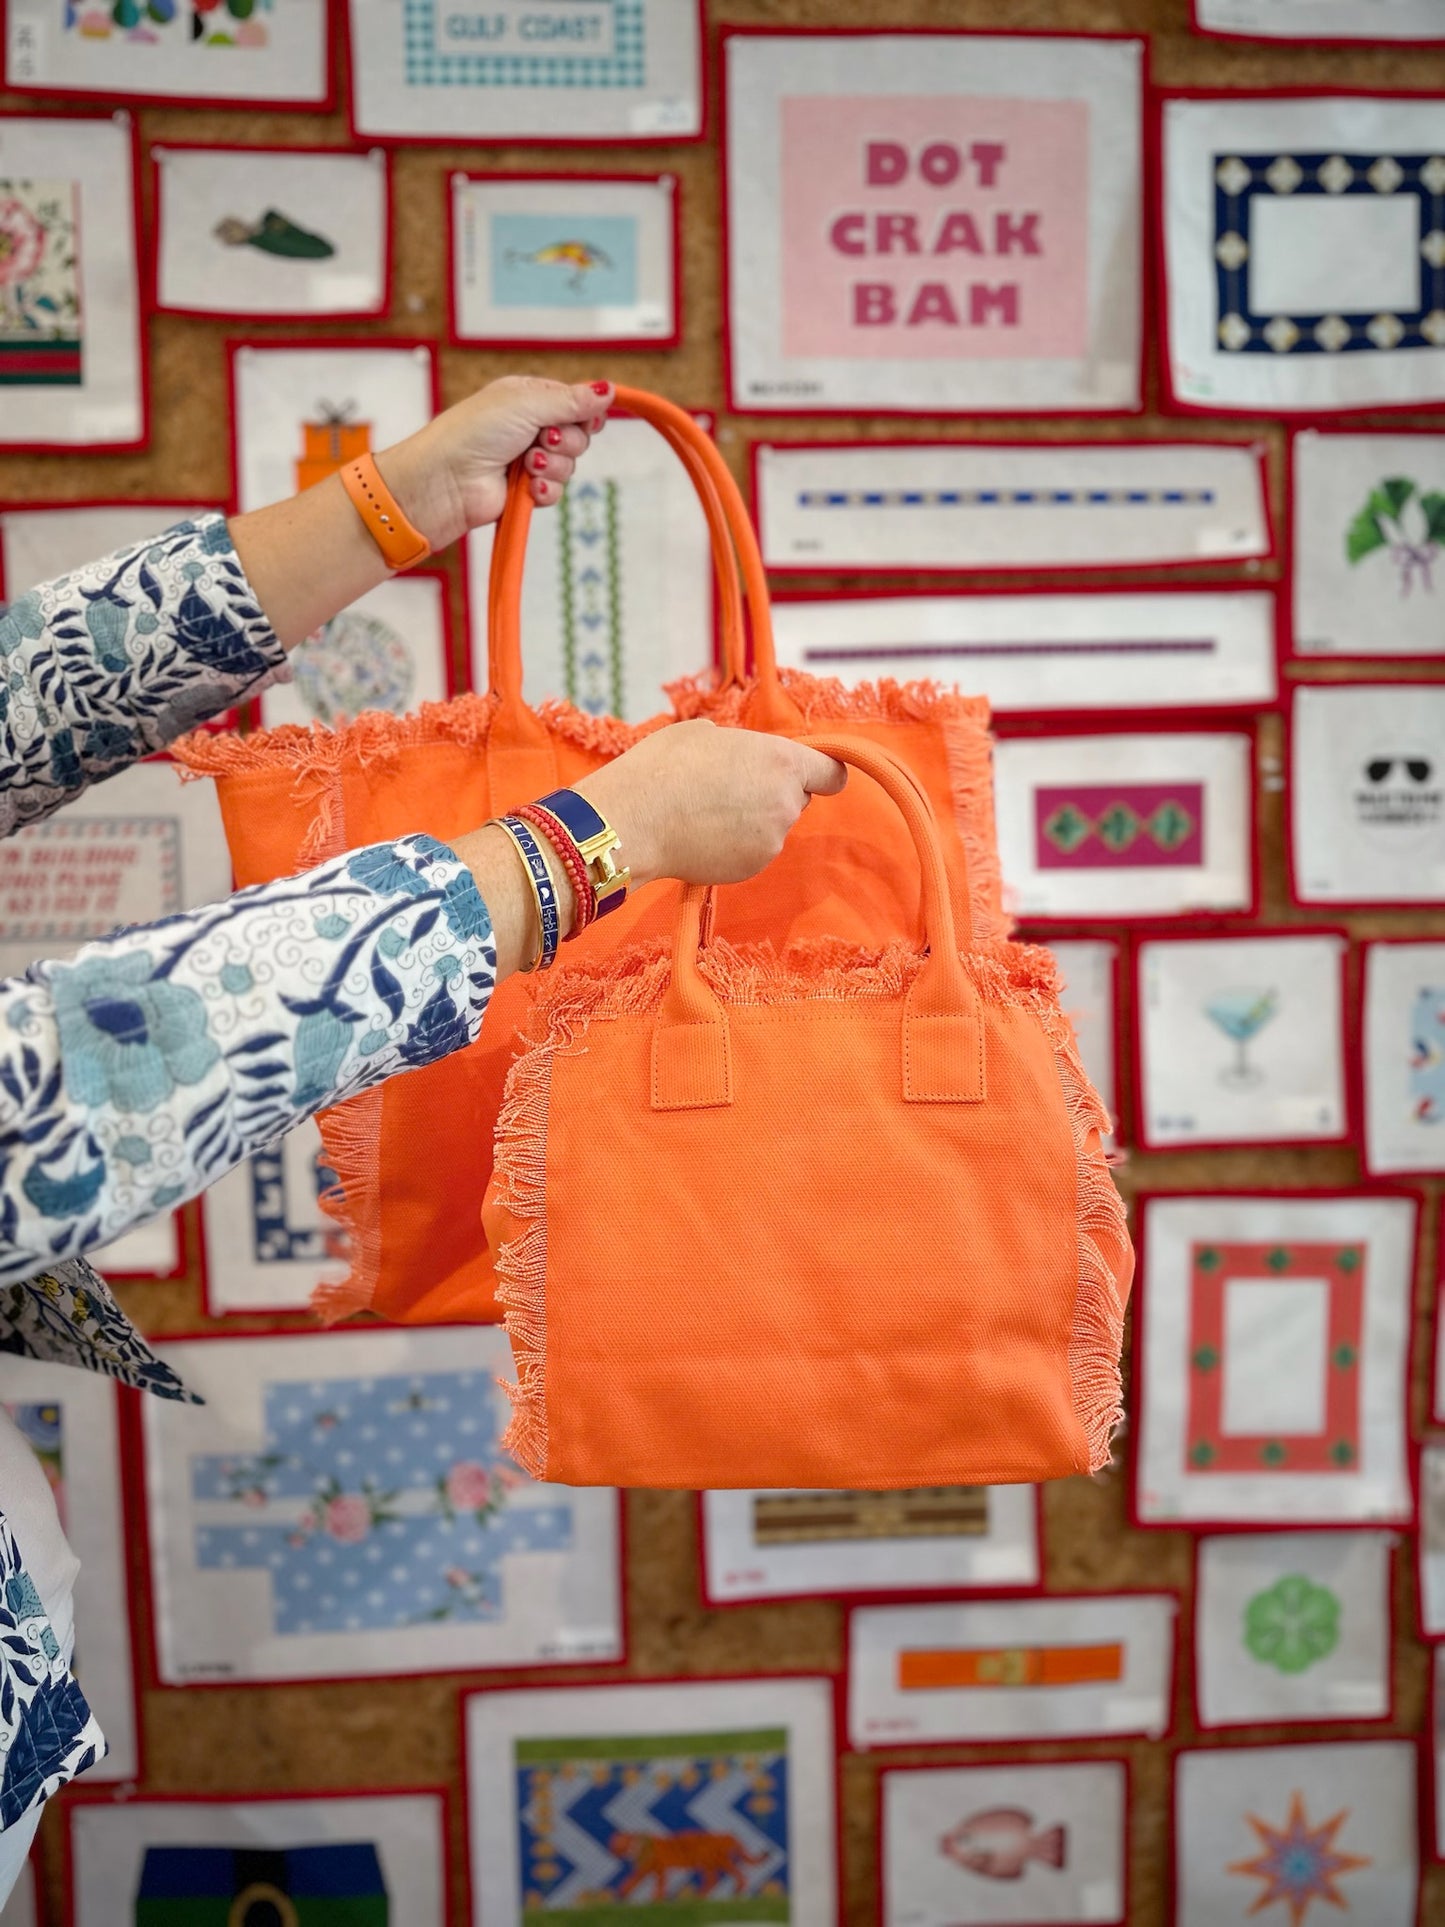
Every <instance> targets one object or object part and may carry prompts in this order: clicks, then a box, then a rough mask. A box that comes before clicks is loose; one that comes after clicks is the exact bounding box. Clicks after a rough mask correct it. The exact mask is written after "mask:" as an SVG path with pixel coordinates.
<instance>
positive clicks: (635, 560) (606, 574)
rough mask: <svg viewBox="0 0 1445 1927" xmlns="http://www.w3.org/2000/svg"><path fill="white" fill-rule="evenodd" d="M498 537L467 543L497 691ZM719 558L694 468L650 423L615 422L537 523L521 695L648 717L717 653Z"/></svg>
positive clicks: (478, 654)
mask: <svg viewBox="0 0 1445 1927" xmlns="http://www.w3.org/2000/svg"><path fill="white" fill-rule="evenodd" d="M492 539H493V532H492V530H491V529H490V528H485V529H475V530H474V531H473V532H472V534H471V535H469V536H468V537H467V573H468V578H469V580H470V583H471V593H470V596H469V597H468V601H469V604H470V608H471V625H472V633H471V649H472V683H473V687H474V688H477V689H485V688H486V687H487V681H488V678H487V669H486V661H487V627H486V625H487V593H486V585H487V573H488V570H489V569H490V566H491V559H492ZM712 609H713V597H712V555H711V550H710V549H709V547H708V536H707V524H706V522H705V520H704V519H703V514H702V510H701V509H700V508H699V506H698V500H697V495H696V493H695V491H694V489H693V486H692V484H691V482H690V481H689V480H688V477H687V472H686V470H685V469H684V468H683V467H682V466H681V464H680V463H679V462H678V459H677V457H676V456H675V455H674V454H673V452H672V450H671V449H670V448H669V447H668V445H667V443H666V442H665V441H664V440H663V439H662V437H661V436H660V435H659V434H658V433H657V431H656V429H654V428H653V427H651V426H650V424H648V423H647V422H642V421H635V420H634V421H629V420H626V419H625V418H624V419H622V420H617V421H609V422H608V424H607V429H606V432H605V434H603V435H602V437H601V438H600V439H599V440H598V441H597V442H596V443H595V444H594V445H593V447H592V448H591V449H590V450H589V451H588V455H587V461H586V464H585V465H584V467H583V468H582V469H581V470H579V472H578V474H577V476H576V478H575V480H573V481H572V482H571V483H569V484H568V487H567V489H566V492H565V493H564V495H563V496H562V499H561V501H560V502H559V503H558V504H557V506H556V508H555V509H551V510H549V511H548V512H547V514H546V515H540V516H536V517H534V519H533V522H532V527H531V533H530V536H529V538H528V551H527V570H526V574H525V576H524V578H523V584H522V633H523V635H524V636H526V637H527V647H526V649H525V651H524V652H523V665H522V668H523V689H524V694H525V696H526V700H527V701H528V702H529V703H537V702H540V701H541V700H542V698H543V697H545V696H561V697H564V698H565V699H566V700H567V701H568V702H571V703H575V704H576V706H577V707H578V708H579V709H582V710H585V711H586V713H587V714H588V715H590V716H621V717H622V718H623V720H624V721H626V722H643V721H645V720H646V719H647V718H648V717H650V716H655V715H656V714H657V713H658V710H659V709H660V708H662V707H663V696H662V685H663V684H664V683H666V682H670V681H672V680H673V679H674V678H675V677H678V676H690V675H697V674H700V673H702V672H703V671H705V670H706V669H707V668H708V666H709V665H710V664H711V662H712V658H713V639H712V638H713V628H712Z"/></svg>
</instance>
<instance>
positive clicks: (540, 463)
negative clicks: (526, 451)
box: [532, 448, 547, 471]
mask: <svg viewBox="0 0 1445 1927" xmlns="http://www.w3.org/2000/svg"><path fill="white" fill-rule="evenodd" d="M532 466H533V468H535V469H537V470H538V471H540V470H542V469H544V468H545V467H546V466H547V457H546V456H545V455H544V454H543V453H542V451H541V449H540V448H538V449H534V450H533V452H532Z"/></svg>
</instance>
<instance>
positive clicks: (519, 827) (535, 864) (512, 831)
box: [497, 816, 561, 970]
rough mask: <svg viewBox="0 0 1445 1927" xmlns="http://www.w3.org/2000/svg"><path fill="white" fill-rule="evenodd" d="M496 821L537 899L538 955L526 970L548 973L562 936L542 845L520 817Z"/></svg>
mask: <svg viewBox="0 0 1445 1927" xmlns="http://www.w3.org/2000/svg"><path fill="white" fill-rule="evenodd" d="M497 821H498V823H500V824H501V826H502V828H503V829H504V830H505V831H506V832H507V834H508V836H510V837H511V839H512V841H513V842H514V843H515V844H516V846H517V850H518V852H519V854H520V855H521V858H522V862H523V864H524V866H525V868H526V871H527V879H528V881H529V882H530V884H531V886H532V895H533V896H534V897H535V898H536V900H537V922H538V926H539V928H540V930H541V932H542V941H541V945H540V947H539V948H538V951H537V955H536V956H535V958H534V959H533V960H532V962H531V963H530V964H529V965H528V966H527V967H528V969H529V970H550V969H551V968H552V966H553V964H554V963H556V961H557V945H558V941H559V939H560V937H561V918H560V916H559V915H558V910H557V886H556V884H555V883H554V882H553V881H552V872H551V871H550V870H549V869H548V868H547V859H546V857H545V856H543V854H542V846H541V844H540V843H538V841H537V839H536V837H535V836H533V834H532V832H531V831H530V830H529V829H528V828H527V825H526V824H525V823H524V822H523V821H522V819H521V817H519V816H499V817H498V818H497Z"/></svg>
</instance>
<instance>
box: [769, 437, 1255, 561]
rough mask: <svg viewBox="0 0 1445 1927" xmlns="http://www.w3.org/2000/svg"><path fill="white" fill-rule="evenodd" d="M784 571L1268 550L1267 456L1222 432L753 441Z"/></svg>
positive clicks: (774, 549) (1228, 556)
mask: <svg viewBox="0 0 1445 1927" xmlns="http://www.w3.org/2000/svg"><path fill="white" fill-rule="evenodd" d="M753 500H754V503H755V505H756V510H757V520H758V530H759V536H760V539H761V542H762V546H763V560H764V561H765V562H766V563H767V565H768V567H769V568H770V569H773V570H777V571H779V572H781V573H785V574H786V573H788V572H793V573H801V572H803V571H805V570H810V569H829V568H834V567H836V568H838V569H841V570H844V571H847V572H849V573H851V572H853V571H854V570H857V571H859V572H860V573H862V572H866V571H869V570H885V569H888V570H891V569H898V570H904V569H907V570H918V571H920V572H932V571H935V570H936V571H939V572H940V573H941V572H945V571H946V572H949V573H953V572H955V571H957V570H960V569H1048V568H1058V569H1062V568H1079V569H1086V568H1129V567H1131V566H1132V567H1145V566H1148V565H1150V564H1152V563H1157V562H1211V561H1225V560H1230V561H1232V560H1235V559H1237V558H1240V557H1244V556H1265V555H1269V554H1272V553H1273V550H1274V531H1273V529H1272V528H1271V527H1270V522H1269V505H1268V501H1267V499H1266V491H1265V473H1264V460H1263V455H1262V452H1261V450H1260V449H1259V448H1257V447H1254V446H1251V445H1247V444H1245V443H1229V442H1185V441H1177V442H1055V441H1050V442H1049V443H1048V444H1047V445H1043V444H1040V443H1036V442H974V441H967V442H908V443H906V444H905V443H888V442H881V443H880V442H867V443H862V444H858V443H854V444H851V445H850V444H847V443H834V444H829V443H817V442H798V443H793V444H787V443H781V444H779V443H772V442H758V443H755V444H754V445H753Z"/></svg>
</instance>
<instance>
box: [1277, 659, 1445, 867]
mask: <svg viewBox="0 0 1445 1927" xmlns="http://www.w3.org/2000/svg"><path fill="white" fill-rule="evenodd" d="M1290 748H1291V759H1292V762H1291V783H1290V799H1289V800H1290V835H1291V842H1292V849H1293V859H1294V879H1295V894H1296V895H1297V897H1298V899H1299V901H1300V902H1301V903H1341V904H1348V903H1358V904H1361V905H1365V904H1370V903H1401V904H1411V903H1418V904H1426V903H1433V902H1435V901H1436V900H1437V899H1438V897H1439V896H1440V894H1441V890H1442V888H1445V687H1427V686H1425V685H1422V684H1418V683H1398V682H1396V683H1330V684H1323V683H1318V684H1313V685H1309V686H1305V685H1297V686H1296V689H1295V692H1294V708H1293V714H1292V720H1291V729H1290Z"/></svg>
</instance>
